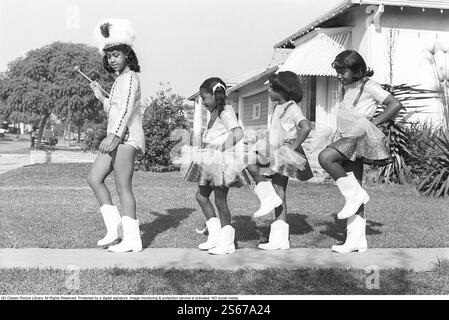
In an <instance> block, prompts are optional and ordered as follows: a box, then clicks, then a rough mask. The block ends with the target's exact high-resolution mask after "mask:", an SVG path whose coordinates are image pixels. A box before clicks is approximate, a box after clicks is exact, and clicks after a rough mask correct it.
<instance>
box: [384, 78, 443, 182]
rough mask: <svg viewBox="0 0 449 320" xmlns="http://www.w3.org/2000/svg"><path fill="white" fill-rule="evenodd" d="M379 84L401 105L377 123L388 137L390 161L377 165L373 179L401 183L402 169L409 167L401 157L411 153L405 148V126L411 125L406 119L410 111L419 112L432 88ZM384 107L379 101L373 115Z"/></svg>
mask: <svg viewBox="0 0 449 320" xmlns="http://www.w3.org/2000/svg"><path fill="white" fill-rule="evenodd" d="M383 87H384V89H386V90H387V91H389V92H390V93H391V94H392V95H393V96H395V97H396V98H397V99H398V100H399V101H400V102H401V103H402V105H403V106H404V108H403V109H402V110H400V111H399V112H398V114H397V115H396V117H394V118H393V119H391V120H390V121H388V122H386V123H384V124H382V125H381V126H380V127H381V129H382V131H383V133H384V134H385V135H386V136H387V138H388V141H389V146H390V154H391V160H392V161H391V162H390V163H388V164H387V165H386V166H382V167H380V168H379V169H378V174H377V181H382V182H386V183H399V184H405V183H406V177H405V172H406V170H409V168H407V164H406V161H405V159H407V158H414V157H415V155H414V154H413V153H412V152H411V151H410V150H409V148H408V145H409V143H410V141H409V137H408V132H409V130H408V129H407V126H410V125H411V122H410V121H409V119H410V117H411V116H412V115H413V114H415V113H419V112H420V111H421V109H422V108H424V107H426V104H423V103H421V102H422V101H425V100H427V99H430V98H434V97H435V95H436V92H435V91H433V90H427V89H420V88H417V86H416V85H414V86H410V85H407V84H401V85H383ZM384 110H385V106H384V105H379V106H378V108H377V110H376V116H377V115H378V114H379V113H381V112H383V111H384Z"/></svg>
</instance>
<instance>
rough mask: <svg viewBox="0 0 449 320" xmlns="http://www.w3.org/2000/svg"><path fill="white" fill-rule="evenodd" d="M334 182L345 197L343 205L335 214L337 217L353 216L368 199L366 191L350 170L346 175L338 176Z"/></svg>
mask: <svg viewBox="0 0 449 320" xmlns="http://www.w3.org/2000/svg"><path fill="white" fill-rule="evenodd" d="M336 184H337V187H338V189H339V190H340V192H341V194H342V195H343V197H345V206H344V207H343V209H341V211H340V212H339V213H338V214H337V217H338V219H347V218H349V217H351V216H353V215H354V214H356V213H357V211H358V210H359V208H360V206H361V205H362V204H366V203H367V202H368V201H369V195H368V193H366V191H365V189H363V188H362V186H361V185H360V184H359V182H358V181H357V179H356V178H355V176H354V174H353V173H352V172H348V175H347V176H346V177H342V178H339V179H338V180H337V181H336Z"/></svg>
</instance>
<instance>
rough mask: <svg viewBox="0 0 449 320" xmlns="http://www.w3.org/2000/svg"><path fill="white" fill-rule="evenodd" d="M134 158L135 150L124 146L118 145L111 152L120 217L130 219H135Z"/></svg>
mask: <svg viewBox="0 0 449 320" xmlns="http://www.w3.org/2000/svg"><path fill="white" fill-rule="evenodd" d="M135 157H136V149H135V148H134V147H132V146H129V145H126V144H119V146H118V147H117V148H116V149H115V150H114V151H113V152H112V159H113V166H114V174H115V186H116V188H117V193H118V196H119V198H120V203H121V205H122V210H123V215H122V216H128V217H130V218H132V219H136V199H135V198H134V194H133V191H132V179H133V173H134V159H135Z"/></svg>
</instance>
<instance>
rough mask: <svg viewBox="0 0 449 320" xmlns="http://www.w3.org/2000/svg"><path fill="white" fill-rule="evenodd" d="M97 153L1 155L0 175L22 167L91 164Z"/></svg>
mask: <svg viewBox="0 0 449 320" xmlns="http://www.w3.org/2000/svg"><path fill="white" fill-rule="evenodd" d="M96 157H97V154H96V153H91V152H82V151H70V150H55V151H53V152H45V151H31V152H29V153H26V154H4V153H3V154H0V174H3V173H5V172H8V171H10V170H14V169H18V168H20V167H23V166H26V165H31V164H39V163H47V162H51V163H91V162H94V161H95V158H96Z"/></svg>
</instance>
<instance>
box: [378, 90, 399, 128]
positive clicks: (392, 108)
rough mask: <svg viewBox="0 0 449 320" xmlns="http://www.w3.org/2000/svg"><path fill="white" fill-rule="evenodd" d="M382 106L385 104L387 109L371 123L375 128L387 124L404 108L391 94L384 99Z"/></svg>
mask: <svg viewBox="0 0 449 320" xmlns="http://www.w3.org/2000/svg"><path fill="white" fill-rule="evenodd" d="M383 104H385V105H386V106H387V108H386V109H385V111H384V112H382V113H381V114H379V115H378V116H377V117H376V118H375V119H373V121H372V123H373V124H374V125H376V126H377V125H379V124H382V123H384V122H387V121H388V120H390V119H391V118H393V117H394V116H395V115H396V113H398V112H399V110H401V109H402V108H404V106H403V105H402V104H401V103H400V102H399V101H398V99H396V98H395V97H394V96H393V95H392V94H390V95H389V96H388V97H386V98H385V100H384V102H383Z"/></svg>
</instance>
